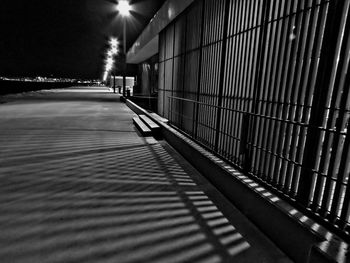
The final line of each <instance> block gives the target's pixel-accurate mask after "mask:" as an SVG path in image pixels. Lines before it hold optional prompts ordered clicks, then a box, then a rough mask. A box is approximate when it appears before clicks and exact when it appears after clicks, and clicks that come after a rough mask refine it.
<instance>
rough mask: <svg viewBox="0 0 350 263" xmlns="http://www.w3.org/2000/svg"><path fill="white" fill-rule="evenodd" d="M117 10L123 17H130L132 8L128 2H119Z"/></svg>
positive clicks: (123, 0)
mask: <svg viewBox="0 0 350 263" xmlns="http://www.w3.org/2000/svg"><path fill="white" fill-rule="evenodd" d="M117 10H118V11H119V13H120V14H121V15H122V16H128V15H129V13H130V10H131V6H130V5H129V2H128V1H127V0H119V2H118V5H117Z"/></svg>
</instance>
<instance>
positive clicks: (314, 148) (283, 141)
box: [158, 0, 350, 236]
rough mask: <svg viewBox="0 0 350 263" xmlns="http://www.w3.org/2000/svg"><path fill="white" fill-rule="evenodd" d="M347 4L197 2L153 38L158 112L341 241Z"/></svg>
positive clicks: (346, 209)
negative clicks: (330, 229) (156, 53)
mask: <svg viewBox="0 0 350 263" xmlns="http://www.w3.org/2000/svg"><path fill="white" fill-rule="evenodd" d="M349 5H350V1H337V0H333V1H322V0H313V1H312V0H309V1H306V0H295V1H294V0H284V1H282V0H272V1H270V0H250V1H247V0H235V1H234V0H201V1H200V0H198V1H195V3H194V4H193V5H192V6H191V7H190V8H189V9H188V10H186V12H184V13H183V14H182V15H181V16H180V17H179V18H177V19H176V21H174V22H173V23H172V24H171V25H170V26H168V27H167V28H166V29H165V30H164V31H163V32H162V34H161V35H160V54H159V55H160V63H159V65H160V78H159V105H158V109H159V113H160V114H162V115H163V116H165V117H167V118H169V120H170V122H171V123H172V124H173V125H175V126H177V127H178V128H180V129H182V130H183V131H184V132H186V133H187V134H189V135H190V136H192V137H193V138H194V139H196V140H197V141H199V142H201V143H202V144H203V145H205V146H206V147H207V148H209V149H210V150H212V151H213V152H215V153H217V154H218V155H220V156H222V157H223V158H225V159H226V160H228V161H230V162H232V163H234V164H235V165H237V166H238V167H240V168H241V169H242V170H244V171H245V172H246V173H247V174H250V175H251V176H253V177H255V178H257V179H258V180H260V181H261V182H263V183H265V184H267V185H269V186H270V187H271V188H273V189H275V190H276V191H278V192H280V193H281V194H282V195H283V196H285V197H286V198H287V199H289V200H291V201H292V202H295V203H297V204H298V205H300V206H301V207H303V208H304V209H305V211H308V212H311V213H312V214H313V215H314V216H315V218H317V219H319V220H320V221H323V222H324V223H325V224H328V225H329V227H336V228H337V231H338V232H339V233H341V234H342V235H345V236H349V232H348V230H349V229H348V228H349V225H350V187H349V186H348V178H349V173H350V149H349V140H350V136H349V129H348V125H349V118H350V94H349V89H350V88H349V87H350V74H349V73H348V72H349V68H348V67H349V60H350V32H349V30H350V17H349Z"/></svg>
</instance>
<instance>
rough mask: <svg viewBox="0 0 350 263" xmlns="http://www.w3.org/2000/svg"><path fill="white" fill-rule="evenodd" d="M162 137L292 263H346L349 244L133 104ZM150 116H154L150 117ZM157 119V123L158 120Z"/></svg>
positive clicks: (134, 108) (131, 105) (134, 109)
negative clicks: (150, 120) (157, 129)
mask: <svg viewBox="0 0 350 263" xmlns="http://www.w3.org/2000/svg"><path fill="white" fill-rule="evenodd" d="M127 105H128V106H129V107H130V108H131V109H132V110H133V111H135V112H136V113H137V114H145V115H147V116H148V117H149V118H151V119H153V120H154V121H155V122H156V123H158V125H159V126H161V132H162V136H163V137H164V138H165V139H166V140H167V141H168V143H169V144H171V145H172V146H173V147H174V148H175V149H176V150H177V151H178V152H180V153H181V154H182V155H183V156H184V157H185V158H186V159H187V160H188V161H189V162H190V163H191V164H192V165H193V166H194V167H195V168H196V169H197V170H199V171H200V172H201V173H202V174H203V175H204V176H205V177H206V178H207V179H208V180H209V181H211V183H212V184H213V185H214V186H215V187H216V188H218V189H219V191H220V192H222V193H223V194H224V195H225V196H226V197H227V198H228V199H229V200H230V201H231V202H232V203H233V204H234V205H235V206H236V207H237V208H238V209H240V210H241V211H242V212H243V213H244V214H245V215H246V216H247V217H248V218H249V219H250V220H251V221H252V222H254V224H255V225H257V226H258V227H259V228H260V229H261V231H262V232H264V233H265V234H266V235H267V236H269V237H270V238H271V240H272V241H273V242H274V243H275V244H276V245H278V246H279V247H280V248H281V250H282V251H284V252H285V253H286V254H287V255H288V256H289V257H290V258H291V259H293V260H294V261H295V262H312V263H316V262H321V263H322V262H341V263H344V262H349V258H348V257H347V252H348V250H349V245H348V244H347V243H346V242H344V241H343V240H341V239H340V238H339V237H337V236H336V235H334V234H333V233H331V232H329V231H328V230H327V229H325V228H324V227H322V226H321V225H319V224H318V223H316V222H315V221H314V220H312V219H311V218H309V217H307V216H305V215H304V214H302V213H301V212H300V211H298V210H297V209H295V208H294V207H293V206H291V205H290V204H289V203H287V202H286V201H284V200H282V199H280V198H279V197H278V196H276V195H274V194H273V193H271V192H270V191H268V190H267V189H265V188H264V187H262V186H261V185H259V184H258V183H256V182H255V181H253V180H252V179H250V178H249V177H248V176H246V175H244V174H242V173H241V172H239V171H238V170H237V169H235V168H234V167H233V166H232V165H231V164H228V163H226V162H224V161H223V160H221V159H220V158H218V157H216V156H215V155H214V154H212V153H210V152H208V151H207V150H206V149H205V148H203V147H202V146H200V145H199V144H197V143H196V142H194V141H193V140H191V139H189V138H188V137H187V136H185V135H184V134H182V133H181V132H179V131H178V130H176V129H174V128H172V127H171V126H169V125H167V124H166V122H164V121H160V120H161V117H160V118H155V117H154V116H155V115H154V114H150V113H148V112H147V111H145V110H143V109H142V108H140V107H138V106H137V105H136V104H134V103H132V102H129V101H127ZM152 116H153V117H152ZM157 119H158V120H157Z"/></svg>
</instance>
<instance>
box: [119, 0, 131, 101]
mask: <svg viewBox="0 0 350 263" xmlns="http://www.w3.org/2000/svg"><path fill="white" fill-rule="evenodd" d="M117 10H118V12H119V13H120V14H121V16H122V17H123V51H124V59H125V61H124V72H123V96H124V97H125V93H126V91H125V89H126V76H125V75H126V17H127V16H129V14H130V10H131V6H130V4H129V1H127V0H119V2H118V5H117Z"/></svg>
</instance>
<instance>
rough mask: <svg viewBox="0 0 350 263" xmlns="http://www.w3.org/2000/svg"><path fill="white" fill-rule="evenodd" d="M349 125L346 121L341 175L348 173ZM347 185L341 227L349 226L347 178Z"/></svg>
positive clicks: (349, 192) (349, 190) (349, 158)
mask: <svg viewBox="0 0 350 263" xmlns="http://www.w3.org/2000/svg"><path fill="white" fill-rule="evenodd" d="M349 146H350V123H349V119H348V125H347V133H346V139H345V142H344V154H343V156H342V158H343V159H342V161H341V165H340V168H339V170H340V172H342V173H343V174H344V173H345V172H348V171H349V164H350V150H349V149H350V147H349ZM347 177H349V174H347ZM347 179H348V180H347V184H346V192H345V196H344V202H343V208H342V211H341V214H340V224H341V226H342V227H344V226H346V225H347V224H349V222H348V216H349V213H350V185H349V178H347Z"/></svg>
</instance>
